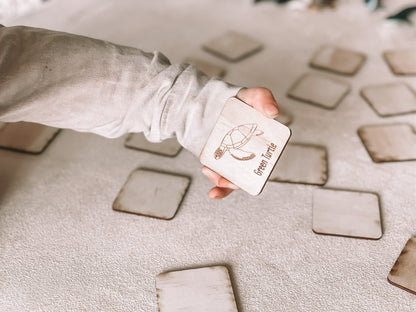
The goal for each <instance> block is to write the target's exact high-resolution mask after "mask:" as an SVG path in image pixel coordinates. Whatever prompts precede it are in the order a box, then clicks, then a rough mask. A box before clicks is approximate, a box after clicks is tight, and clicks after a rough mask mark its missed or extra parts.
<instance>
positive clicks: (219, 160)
mask: <svg viewBox="0 0 416 312" xmlns="http://www.w3.org/2000/svg"><path fill="white" fill-rule="evenodd" d="M289 137H290V129H289V128H288V127H286V126H284V125H282V124H281V123H279V122H277V121H275V120H273V119H270V118H266V117H265V116H263V114H261V113H260V112H258V111H256V110H255V109H253V108H252V107H250V106H249V105H247V104H245V103H244V102H242V101H240V100H238V99H236V98H234V97H233V98H230V99H229V100H228V101H227V102H226V104H225V105H224V109H223V111H222V112H221V115H220V117H219V119H218V120H217V123H216V125H215V126H214V129H213V130H212V132H211V134H210V136H209V138H208V141H207V143H206V145H205V147H204V148H203V150H202V153H201V156H200V160H201V162H202V164H204V165H205V166H207V167H208V168H210V169H212V170H214V171H215V172H217V173H219V174H220V175H222V176H223V177H225V178H226V179H228V180H230V181H231V182H233V183H234V184H235V185H237V186H239V187H240V188H242V189H243V190H245V191H246V192H248V193H249V194H251V195H258V194H259V193H260V192H261V191H262V189H263V187H264V185H265V183H266V181H267V178H268V177H269V175H270V173H271V172H272V170H273V167H274V166H275V164H276V162H277V160H278V159H279V157H280V154H281V153H282V151H283V149H284V148H285V146H286V143H287V141H288V140H289Z"/></svg>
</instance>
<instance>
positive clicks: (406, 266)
mask: <svg viewBox="0 0 416 312" xmlns="http://www.w3.org/2000/svg"><path fill="white" fill-rule="evenodd" d="M387 280H388V281H389V282H390V283H391V284H392V285H394V286H397V287H399V288H401V289H404V290H406V291H408V292H410V293H412V294H414V295H416V237H411V238H410V239H409V240H408V241H407V243H406V245H405V246H404V248H403V250H402V252H401V253H400V255H399V257H398V258H397V260H396V262H395V263H394V265H393V267H392V268H391V271H390V273H389V274H388V276H387Z"/></svg>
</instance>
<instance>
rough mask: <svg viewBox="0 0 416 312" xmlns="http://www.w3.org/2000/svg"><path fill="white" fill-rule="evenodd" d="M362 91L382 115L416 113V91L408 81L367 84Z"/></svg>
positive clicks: (363, 95) (368, 101)
mask: <svg viewBox="0 0 416 312" xmlns="http://www.w3.org/2000/svg"><path fill="white" fill-rule="evenodd" d="M360 93H361V96H362V97H363V98H364V99H365V100H366V102H367V103H368V104H369V105H370V106H371V107H372V108H373V109H374V111H375V112H376V113H377V114H378V115H379V116H381V117H389V116H396V115H403V114H411V113H416V93H415V91H414V90H413V89H412V88H411V87H410V86H409V85H407V84H406V83H403V82H394V83H387V84H380V85H373V86H367V87H364V88H362V89H361V92H360Z"/></svg>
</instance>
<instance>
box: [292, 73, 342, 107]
mask: <svg viewBox="0 0 416 312" xmlns="http://www.w3.org/2000/svg"><path fill="white" fill-rule="evenodd" d="M323 90H325V91H323ZM349 91H350V85H349V84H348V83H346V82H344V81H342V80H339V79H336V78H332V77H329V76H327V75H321V74H315V73H306V74H303V75H302V76H301V77H300V78H299V79H298V80H297V81H296V82H295V83H294V84H293V85H292V87H291V88H290V89H289V91H288V92H287V95H288V96H289V97H291V98H293V99H295V100H299V101H302V102H306V103H309V104H313V105H317V106H319V107H322V108H325V109H334V108H335V107H336V106H338V104H339V103H340V102H341V101H342V100H343V98H344V97H345V96H346V95H347V94H348V93H349Z"/></svg>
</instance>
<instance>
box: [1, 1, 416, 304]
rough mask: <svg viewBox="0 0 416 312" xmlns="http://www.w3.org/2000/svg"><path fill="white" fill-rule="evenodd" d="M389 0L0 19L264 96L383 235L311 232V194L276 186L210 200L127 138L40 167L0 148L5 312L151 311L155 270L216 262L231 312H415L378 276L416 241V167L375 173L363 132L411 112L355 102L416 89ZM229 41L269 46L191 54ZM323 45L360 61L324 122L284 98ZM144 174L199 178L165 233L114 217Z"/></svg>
mask: <svg viewBox="0 0 416 312" xmlns="http://www.w3.org/2000/svg"><path fill="white" fill-rule="evenodd" d="M385 2H386V9H385V10H382V11H379V12H375V13H370V12H368V11H367V10H366V9H365V8H364V6H363V4H362V1H358V0H356V1H350V0H345V1H342V2H341V4H340V6H339V8H338V9H337V11H331V10H328V11H324V12H322V13H309V12H299V11H291V10H287V9H285V8H284V7H280V6H277V5H275V4H274V3H272V2H265V3H261V4H258V5H253V3H252V1H249V0H245V1H242V0H227V1H224V0H199V1H194V0H177V1H170V0H159V1H146V0H142V1H138V0H124V1H117V0H73V1H65V0H54V1H52V2H50V3H46V4H45V6H44V8H43V9H42V10H41V11H39V12H37V13H35V14H31V15H30V16H26V17H23V18H20V19H15V20H9V21H8V22H7V23H5V24H6V25H16V24H26V25H32V26H39V27H47V28H52V29H58V30H64V31H69V32H75V33H79V34H84V35H88V36H93V37H98V38H102V39H106V40H110V41H114V42H117V43H121V44H126V45H132V46H136V47H139V48H142V49H144V50H148V51H153V50H160V51H162V52H164V53H165V54H166V55H167V56H168V57H170V59H171V60H172V61H173V62H179V61H181V60H183V59H185V58H187V57H189V56H195V57H198V58H202V59H205V60H207V61H209V62H213V63H216V64H219V65H222V66H225V67H226V68H227V71H228V75H227V76H226V79H228V80H229V81H231V82H233V83H236V84H240V85H247V86H258V85H263V86H266V87H269V88H271V89H272V90H273V91H274V92H275V93H276V94H277V97H278V99H279V102H280V103H281V105H282V107H284V108H285V109H287V110H288V111H289V112H290V113H291V114H293V116H294V120H293V123H292V125H291V128H292V130H293V138H292V142H301V143H312V144H318V145H324V146H326V147H327V148H328V155H329V159H328V160H329V180H328V183H327V187H333V188H345V189H354V190H363V191H370V192H377V193H379V195H380V198H381V211H382V217H383V221H382V223H383V229H384V236H383V237H382V238H381V239H380V240H378V241H368V240H358V239H351V238H342V237H331V236H321V235H316V234H314V233H313V232H312V207H311V205H312V191H313V189H314V188H315V187H314V186H305V185H298V184H287V183H269V184H268V185H267V186H266V188H265V191H264V192H263V193H262V194H261V195H260V196H259V197H251V196H250V195H247V194H245V193H243V192H235V193H234V194H232V195H231V196H230V197H229V198H227V199H225V200H221V201H211V200H209V199H208V198H207V195H206V194H207V192H208V190H209V188H210V183H209V181H208V180H207V179H206V178H205V177H204V176H202V175H201V174H200V164H199V162H198V160H197V159H196V158H195V157H193V156H192V155H191V154H190V153H188V152H186V151H182V152H181V153H180V154H179V155H178V157H176V158H173V159H171V158H164V157H162V156H155V155H152V154H146V153H141V152H138V151H134V150H131V149H127V148H125V147H124V146H123V140H124V138H120V139H115V140H107V139H104V138H101V137H98V136H95V135H89V134H81V133H76V132H73V131H67V130H65V131H63V132H61V133H60V134H59V135H58V136H57V137H56V139H55V141H54V142H53V143H52V144H51V145H50V146H49V148H48V149H47V151H46V152H45V153H44V154H42V155H39V156H30V155H23V154H17V153H12V152H8V151H3V150H1V151H0V311H19V312H21V311H143V312H148V311H157V305H156V290H155V277H156V275H157V274H159V273H161V272H163V271H170V270H175V269H181V268H192V267H200V266H204V265H221V264H225V265H227V266H228V267H229V268H230V271H231V275H232V276H231V277H232V281H233V284H234V288H235V293H236V295H237V299H238V303H239V309H240V312H266V311H267V312H269V311H270V312H272V311H305V312H306V311H400V312H403V311H415V310H416V296H415V295H412V294H410V293H407V292H405V291H403V290H401V289H399V288H397V287H394V286H392V285H390V284H389V283H388V282H387V279H386V278H387V275H388V273H389V271H390V269H391V267H392V266H393V264H394V262H395V261H396V259H397V257H398V255H399V254H400V252H401V249H402V248H403V246H404V244H405V243H406V241H407V240H408V239H409V237H410V236H412V235H415V234H416V232H415V224H416V212H415V209H416V169H415V168H416V163H415V162H400V163H385V164H375V163H373V162H372V161H371V159H370V157H369V155H368V154H367V152H366V150H365V148H364V146H363V145H362V143H361V141H360V139H359V137H358V135H357V133H356V131H357V129H358V128H359V127H360V126H362V125H365V124H383V123H389V124H390V123H397V122H407V123H410V124H411V125H413V127H415V128H416V116H415V115H414V114H413V115H403V116H395V117H389V118H381V117H379V116H377V114H376V113H375V112H374V111H373V110H372V109H371V107H370V106H369V105H368V104H367V103H366V102H365V101H364V99H362V98H361V97H360V95H359V89H360V88H361V87H363V86H365V85H367V84H374V83H387V82H394V81H405V82H407V83H408V84H409V85H411V86H413V87H414V88H415V87H416V80H415V79H416V78H414V77H396V76H394V75H393V74H392V73H391V72H390V70H389V68H388V67H387V65H386V64H385V62H384V61H383V59H382V56H381V54H382V52H383V51H384V50H385V49H393V48H408V47H413V48H415V47H416V37H415V29H414V27H412V26H406V25H396V24H394V23H391V22H386V21H384V20H383V17H384V16H385V15H387V13H388V12H391V11H394V10H396V9H397V8H399V7H401V6H402V5H404V4H406V3H408V2H409V1H400V0H399V1H385ZM229 29H230V30H239V31H241V32H243V33H246V34H248V35H250V36H253V37H255V38H256V39H257V40H259V41H261V42H263V43H264V45H265V48H264V50H263V51H261V52H260V53H258V54H256V55H253V56H252V57H250V58H247V59H245V60H243V61H241V62H239V63H233V64H230V63H227V62H225V61H222V60H220V59H217V58H215V57H214V56H211V55H209V54H208V53H206V52H204V51H202V50H201V49H200V47H201V45H202V44H203V43H204V42H206V41H208V40H209V39H211V38H214V37H215V36H217V35H219V34H221V33H222V32H224V31H226V30H229ZM326 43H332V44H336V45H340V46H343V47H345V48H349V49H353V50H357V51H361V52H363V53H365V54H367V56H368V60H367V61H366V63H365V64H364V66H363V68H362V69H361V70H360V71H359V72H358V74H357V75H356V76H354V77H351V78H348V77H339V78H340V79H344V80H346V81H348V82H349V83H350V84H351V85H352V91H351V93H350V94H349V95H348V96H347V97H346V98H345V99H344V100H343V101H342V102H341V104H340V105H339V106H338V107H337V108H336V109H335V110H333V111H328V110H325V109H321V108H319V107H314V106H312V105H308V104H303V103H301V102H298V101H296V100H292V99H288V98H287V97H286V96H285V93H286V91H287V89H288V88H289V87H290V86H291V85H292V83H293V82H294V81H295V80H296V79H297V78H298V77H299V76H300V75H301V74H303V73H305V72H319V71H317V70H312V69H310V68H308V62H309V60H310V58H311V57H312V55H313V53H314V52H315V51H316V50H317V48H318V47H319V46H320V45H321V44H326ZM334 77H338V76H336V75H334ZM57 101H59V99H57ZM139 166H144V167H150V168H158V169H160V170H165V171H174V172H178V173H181V174H186V175H190V176H192V177H193V180H192V184H191V186H190V189H189V192H188V194H187V196H186V198H185V200H184V202H183V204H182V207H181V208H180V210H179V211H178V214H177V215H176V217H175V218H174V219H173V220H172V221H161V220H156V219H150V218H146V217H139V216H135V215H131V214H124V213H120V212H115V211H113V210H112V209H111V205H112V202H113V200H114V198H115V197H116V195H117V193H118V192H119V190H120V188H121V187H122V185H123V184H124V182H125V180H126V178H127V176H128V175H129V173H130V172H131V171H132V170H134V169H135V168H137V167H139Z"/></svg>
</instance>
